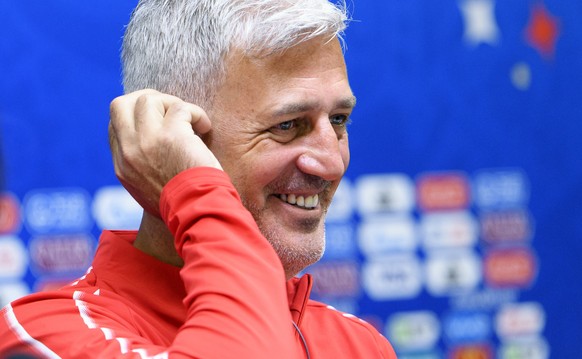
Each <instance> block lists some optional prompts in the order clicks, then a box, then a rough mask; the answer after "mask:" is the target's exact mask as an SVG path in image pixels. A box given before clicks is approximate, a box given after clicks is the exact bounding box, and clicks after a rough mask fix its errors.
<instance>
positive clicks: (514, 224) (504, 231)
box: [481, 209, 532, 244]
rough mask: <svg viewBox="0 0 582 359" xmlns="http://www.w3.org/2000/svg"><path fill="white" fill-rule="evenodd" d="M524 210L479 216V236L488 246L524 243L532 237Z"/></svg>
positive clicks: (529, 221)
mask: <svg viewBox="0 0 582 359" xmlns="http://www.w3.org/2000/svg"><path fill="white" fill-rule="evenodd" d="M531 222H532V221H531V217H530V215H529V213H528V212H527V211H526V210H524V209H514V210H506V211H497V212H486V213H483V214H482V215H481V236H482V237H483V239H484V240H485V241H486V242H488V243H490V244H503V243H508V242H511V243H515V242H526V241H527V240H529V239H530V238H531V237H532V223H531Z"/></svg>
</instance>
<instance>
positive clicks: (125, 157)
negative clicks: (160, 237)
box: [109, 90, 222, 217]
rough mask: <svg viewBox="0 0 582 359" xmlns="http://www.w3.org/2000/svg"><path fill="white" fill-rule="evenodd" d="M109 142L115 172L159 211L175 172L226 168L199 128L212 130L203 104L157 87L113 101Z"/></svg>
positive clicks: (143, 203)
mask: <svg viewBox="0 0 582 359" xmlns="http://www.w3.org/2000/svg"><path fill="white" fill-rule="evenodd" d="M110 111H111V121H110V122H109V143H110V146H111V153H112V155H113V164H114V166H115V174H116V175H117V177H118V178H119V180H120V181H121V183H122V184H123V186H124V187H125V188H126V189H127V190H128V191H129V193H131V195H132V196H133V197H134V198H135V199H136V201H137V202H138V203H139V204H140V205H141V206H142V207H143V208H144V210H146V211H147V212H149V213H150V214H153V215H155V216H158V217H159V213H160V210H159V201H160V194H161V192H162V188H163V187H164V185H165V184H166V183H167V182H168V181H169V180H170V179H171V178H172V177H174V176H175V175H177V174H178V173H180V172H182V171H183V170H186V169H188V168H191V167H197V166H206V167H215V168H219V169H222V167H221V166H220V163H219V162H218V160H217V159H216V157H214V155H213V154H212V152H210V150H209V149H208V147H206V145H205V144H204V143H203V142H202V140H201V139H200V137H198V136H197V133H198V134H203V133H206V132H208V131H209V130H210V119H209V118H208V116H207V115H206V113H205V112H204V110H202V109H201V108H200V107H198V106H195V105H193V104H190V103H187V102H184V101H182V100H181V99H179V98H177V97H174V96H170V95H166V94H162V93H160V92H157V91H154V90H141V91H136V92H133V93H130V94H127V95H124V96H120V97H118V98H116V99H114V100H113V101H112V102H111V109H110Z"/></svg>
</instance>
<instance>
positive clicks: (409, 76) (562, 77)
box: [0, 0, 582, 359]
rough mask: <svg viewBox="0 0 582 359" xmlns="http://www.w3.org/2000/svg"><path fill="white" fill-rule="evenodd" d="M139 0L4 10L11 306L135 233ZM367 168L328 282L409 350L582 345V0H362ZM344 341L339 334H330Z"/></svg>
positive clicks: (324, 273) (351, 194) (356, 58)
mask: <svg viewBox="0 0 582 359" xmlns="http://www.w3.org/2000/svg"><path fill="white" fill-rule="evenodd" d="M135 3H136V1H135V0H134V1H119V0H101V1H95V0H86V1H83V2H72V1H64V0H58V1H57V0H54V1H50V2H47V1H34V0H33V1H19V0H5V1H3V2H2V4H1V5H0V16H1V18H2V21H1V22H0V70H1V75H2V79H1V81H0V124H1V127H0V138H1V141H2V148H1V151H0V153H2V156H3V158H2V160H1V161H0V163H1V164H2V165H3V170H4V174H3V176H2V177H0V178H1V180H0V183H1V184H2V195H1V196H0V304H5V303H6V302H8V301H9V300H11V299H13V298H16V297H18V296H21V295H24V294H26V293H28V292H31V291H37V290H46V289H49V288H53V287H55V286H59V285H61V284H63V283H66V282H67V281H69V280H71V279H72V278H74V277H76V276H78V275H79V274H82V273H83V272H84V270H85V269H86V267H87V266H88V265H89V263H90V261H91V257H92V254H93V251H94V248H95V245H96V242H97V240H98V236H99V233H100V230H101V229H102V228H104V227H107V228H111V227H116V228H133V227H135V226H136V223H138V221H139V209H138V208H137V207H136V205H135V203H133V202H132V201H131V199H130V198H129V196H128V195H127V194H126V193H125V192H124V191H123V189H122V188H121V187H119V185H118V182H117V180H116V178H115V175H114V174H113V170H112V165H111V159H110V155H109V150H108V144H107V122H108V107H109V102H110V101H111V99H113V98H114V97H116V96H118V95H120V94H121V92H122V89H121V85H120V82H121V80H120V66H119V59H118V58H119V49H120V45H121V36H122V34H123V29H124V25H125V24H126V23H127V21H128V18H129V15H130V12H131V9H132V8H133V7H134V6H135ZM350 7H351V8H352V14H353V18H354V19H355V21H354V22H353V23H352V24H351V26H350V28H349V30H348V32H347V34H346V41H347V45H348V46H347V52H346V61H347V63H348V69H349V74H350V80H351V84H352V87H353V90H354V92H355V94H356V95H357V97H358V106H357V109H356V111H355V113H354V115H353V123H352V125H350V129H349V130H350V142H351V148H352V163H351V165H350V169H349V171H348V174H347V176H346V179H345V181H344V182H343V183H342V186H341V187H340V190H339V191H338V195H337V197H336V199H335V200H334V204H333V207H332V209H331V210H330V216H329V220H328V224H327V233H328V248H327V251H326V254H325V256H324V259H323V260H322V261H321V262H320V263H319V264H317V265H315V266H313V267H312V268H310V269H309V270H308V271H310V272H312V273H313V274H314V275H315V276H316V277H317V283H318V284H317V285H316V287H315V295H316V297H317V298H320V299H322V300H325V301H326V302H329V303H331V304H332V305H334V306H336V307H338V308H339V309H342V310H344V311H347V312H351V313H354V314H356V315H359V316H361V317H362V318H365V319H366V320H368V321H370V322H372V323H373V324H374V325H376V326H377V327H378V329H379V330H380V331H381V332H383V333H384V334H385V335H387V336H388V337H389V338H390V340H391V341H392V343H393V345H394V347H395V348H396V350H397V352H398V353H399V357H400V358H455V359H457V358H459V359H460V358H508V359H509V358H511V359H519V358H524V359H525V358H527V359H538V358H540V359H541V358H549V357H551V358H576V357H578V356H579V353H580V352H582V304H581V303H582V302H581V300H580V299H581V298H582V285H581V284H580V282H581V280H580V276H581V275H582V264H581V259H582V214H581V213H582V212H581V206H580V203H581V202H582V162H581V160H580V153H581V150H582V140H581V139H580V137H581V135H582V3H581V2H579V1H576V0H562V1H558V0H535V1H534V0H531V1H500V2H495V1H494V0H443V1H439V2H428V1H420V0H409V1H394V0H384V1H371V0H365V1H364V0H360V1H358V0H354V2H353V3H351V4H350ZM330 340H333V338H330Z"/></svg>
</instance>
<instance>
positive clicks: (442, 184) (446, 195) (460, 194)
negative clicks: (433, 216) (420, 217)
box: [417, 173, 471, 211]
mask: <svg viewBox="0 0 582 359" xmlns="http://www.w3.org/2000/svg"><path fill="white" fill-rule="evenodd" d="M417 195H418V204H419V206H420V208H422V209H423V210H424V211H434V210H447V209H459V208H467V207H468V206H469V203H470V197H471V196H470V188H469V184H468V181H467V178H466V177H465V176H463V175H461V174H455V173H448V174H431V175H425V176H423V177H421V178H420V179H419V180H418V184H417Z"/></svg>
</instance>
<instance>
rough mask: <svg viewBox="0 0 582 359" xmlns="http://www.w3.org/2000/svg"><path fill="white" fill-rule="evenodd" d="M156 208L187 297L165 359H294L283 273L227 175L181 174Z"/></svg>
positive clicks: (210, 171) (212, 172)
mask: <svg viewBox="0 0 582 359" xmlns="http://www.w3.org/2000/svg"><path fill="white" fill-rule="evenodd" d="M160 208H161V214H162V217H163V218H164V220H165V221H166V223H167V224H168V227H169V228H170V230H171V232H172V233H173V234H174V236H175V239H176V241H175V244H176V249H177V251H178V253H179V254H180V255H181V256H182V258H183V260H184V263H185V264H184V267H183V269H182V271H181V276H182V279H183V281H184V285H185V288H186V292H187V296H186V298H185V300H184V304H185V306H186V308H187V310H188V315H187V320H186V323H185V324H184V326H183V327H182V329H181V331H180V332H179V334H178V335H177V337H176V340H175V342H174V344H173V346H172V348H171V351H170V354H171V355H178V354H181V355H184V356H193V357H201V358H204V357H217V358H218V357H220V358H227V357H236V358H247V357H248V358H251V357H252V358H274V357H277V358H284V357H289V358H291V357H297V355H296V354H295V351H296V350H297V349H296V346H295V345H294V343H295V342H294V333H293V327H292V324H291V316H290V314H289V310H288V304H287V297H286V291H285V276H284V271H283V268H282V265H281V263H280V261H279V258H278V257H277V255H276V253H275V252H274V250H273V248H272V247H271V245H270V244H269V243H268V242H267V240H266V239H265V238H264V237H263V236H262V235H261V233H260V231H259V229H258V227H257V225H256V223H255V221H254V219H253V218H252V216H251V214H250V213H249V212H248V211H247V210H246V209H245V208H244V207H243V206H242V204H241V202H240V199H239V197H238V194H237V192H236V190H235V189H234V187H233V186H232V184H231V183H230V181H229V179H228V177H227V176H226V174H224V172H222V171H219V170H216V169H211V168H197V169H191V170H188V171H185V172H183V173H181V174H180V175H178V176H177V177H176V178H174V179H173V180H172V181H171V182H170V183H169V185H168V186H166V187H165V188H164V192H163V193H162V198H161V206H160ZM194 339H195V343H196V344H193V343H194Z"/></svg>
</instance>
